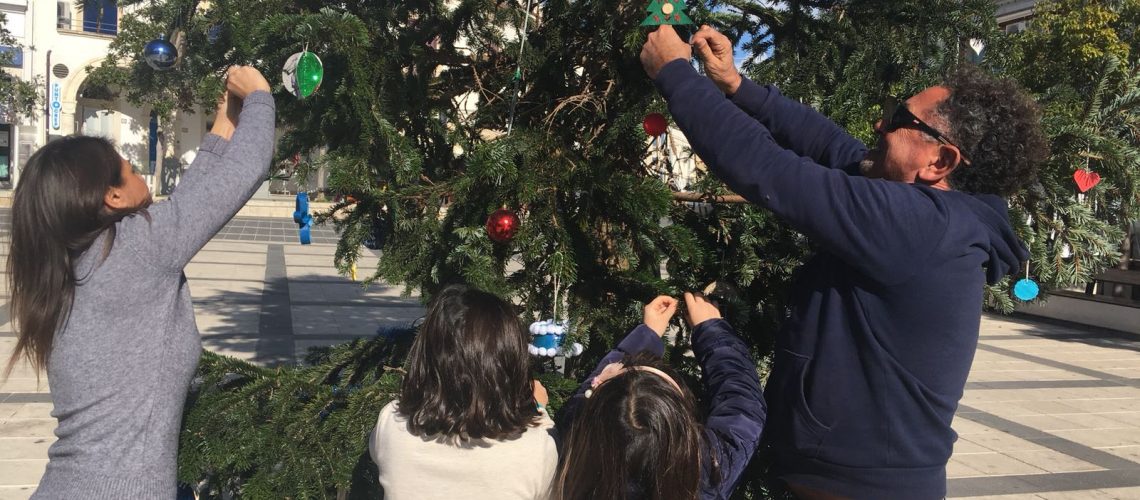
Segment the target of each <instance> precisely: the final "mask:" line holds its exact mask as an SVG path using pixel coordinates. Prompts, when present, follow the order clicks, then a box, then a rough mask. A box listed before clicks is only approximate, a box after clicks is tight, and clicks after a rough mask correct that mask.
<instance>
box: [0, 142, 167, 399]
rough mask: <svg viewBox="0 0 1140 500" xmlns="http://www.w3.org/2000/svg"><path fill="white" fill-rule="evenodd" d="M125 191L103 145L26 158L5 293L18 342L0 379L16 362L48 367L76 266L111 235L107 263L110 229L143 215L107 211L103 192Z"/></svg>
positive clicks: (116, 161) (52, 148) (115, 159)
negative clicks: (23, 360)
mask: <svg viewBox="0 0 1140 500" xmlns="http://www.w3.org/2000/svg"><path fill="white" fill-rule="evenodd" d="M122 185H123V175H122V157H120V156H119V153H118V152H117V151H115V147H114V145H112V144H111V143H110V142H109V141H107V140H106V139H103V138H99V137H85V136H71V137H66V138H63V139H58V140H55V141H52V142H50V143H48V144H47V145H45V146H44V147H42V148H40V149H39V150H37V151H36V152H35V154H33V155H32V156H31V157H30V158H28V162H27V164H26V165H25V166H24V169H23V171H22V173H21V175H20V182H19V184H18V185H17V186H16V192H15V194H14V195H13V198H12V242H11V248H10V250H9V254H8V280H9V287H8V289H9V290H10V291H11V294H12V319H13V324H14V329H15V331H16V336H17V340H16V350H15V351H14V352H13V353H12V357H11V358H10V359H9V360H8V366H7V368H6V369H5V371H4V376H5V378H6V377H7V376H8V374H10V373H11V371H12V367H13V366H14V364H15V362H16V361H17V360H18V359H20V357H24V358H26V359H27V360H28V362H29V364H31V366H32V368H33V369H34V370H36V372H37V373H38V372H40V371H42V370H43V369H45V368H47V363H48V357H49V355H50V354H51V349H52V342H53V340H54V338H55V332H56V330H57V329H59V328H60V327H62V326H63V325H64V324H66V322H67V316H68V313H69V312H70V311H71V304H72V298H73V297H74V294H75V281H76V276H75V267H74V263H75V260H76V259H77V258H79V256H80V255H82V254H83V252H85V251H87V249H88V248H89V247H90V246H91V244H92V243H93V242H94V241H95V240H96V239H97V238H98V237H99V235H100V234H102V233H103V231H105V230H108V229H109V230H111V233H110V237H109V238H107V245H106V247H105V248H104V249H103V252H104V254H103V255H104V257H106V255H107V253H108V252H110V251H111V244H112V243H113V242H114V240H115V237H114V236H115V234H114V229H115V223H116V222H118V221H119V220H121V219H122V218H123V217H126V216H127V215H129V214H131V213H134V212H137V211H139V210H142V209H144V208H145V207H138V208H134V209H130V210H121V211H111V210H109V209H107V208H106V206H105V205H104V203H103V199H104V196H105V195H106V194H107V190H108V189H110V188H111V187H116V186H122Z"/></svg>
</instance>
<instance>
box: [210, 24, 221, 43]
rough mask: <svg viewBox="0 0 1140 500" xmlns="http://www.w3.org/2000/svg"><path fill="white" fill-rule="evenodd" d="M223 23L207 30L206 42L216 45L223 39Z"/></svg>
mask: <svg viewBox="0 0 1140 500" xmlns="http://www.w3.org/2000/svg"><path fill="white" fill-rule="evenodd" d="M222 29H224V24H223V23H218V24H214V25H212V26H210V27H209V28H206V41H208V42H210V43H216V42H217V41H218V39H220V38H221V37H222Z"/></svg>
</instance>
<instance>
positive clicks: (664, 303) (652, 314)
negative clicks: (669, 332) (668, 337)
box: [645, 295, 677, 337]
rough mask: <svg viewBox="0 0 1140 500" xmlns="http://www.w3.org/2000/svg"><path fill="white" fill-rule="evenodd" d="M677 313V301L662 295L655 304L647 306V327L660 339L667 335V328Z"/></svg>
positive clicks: (654, 301) (651, 303)
mask: <svg viewBox="0 0 1140 500" xmlns="http://www.w3.org/2000/svg"><path fill="white" fill-rule="evenodd" d="M675 312H677V299H674V298H673V297H670V296H668V295H660V296H658V297H657V298H656V299H653V302H650V303H649V304H646V305H645V326H648V327H649V328H650V329H652V330H653V331H654V332H656V333H657V336H658V337H661V336H664V335H665V328H667V327H668V326H669V320H670V319H672V318H673V313H675Z"/></svg>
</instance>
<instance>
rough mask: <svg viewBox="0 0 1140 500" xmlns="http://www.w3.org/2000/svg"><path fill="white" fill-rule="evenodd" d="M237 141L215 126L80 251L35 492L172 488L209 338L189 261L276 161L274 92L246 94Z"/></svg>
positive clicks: (55, 352) (155, 494)
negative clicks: (190, 282)
mask: <svg viewBox="0 0 1140 500" xmlns="http://www.w3.org/2000/svg"><path fill="white" fill-rule="evenodd" d="M238 124H239V125H238V127H237V130H236V131H235V132H234V135H233V138H232V140H231V141H230V142H227V141H225V140H224V139H222V138H221V137H218V136H216V135H207V136H206V138H205V140H204V141H203V143H202V146H201V148H200V149H199V153H198V156H197V158H196V159H195V161H194V163H193V164H192V165H191V166H190V168H189V169H187V171H186V173H185V175H184V176H183V178H182V181H181V182H180V183H179V185H178V189H177V190H176V191H175V192H174V194H172V195H171V196H170V198H169V199H167V200H165V201H162V202H159V203H155V204H154V205H152V206H151V207H150V209H149V210H148V212H149V219H150V220H149V221H148V220H147V217H144V216H143V215H141V214H139V215H134V216H130V217H127V218H126V219H124V220H122V221H121V222H119V223H118V224H116V226H115V229H116V231H115V233H116V235H115V240H114V245H113V246H112V248H111V251H110V254H109V255H108V256H107V258H106V260H103V259H102V256H103V251H104V249H105V245H106V238H107V237H108V234H110V231H108V232H107V233H105V234H104V235H103V236H102V237H100V238H99V240H97V241H96V242H95V243H94V244H93V245H92V246H91V249H90V250H88V251H87V252H86V253H85V254H83V255H82V256H81V257H80V258H79V259H78V260H77V262H76V264H75V266H76V276H78V277H79V281H78V283H77V286H76V288H75V302H74V304H73V305H72V307H71V315H70V318H69V320H68V321H67V324H66V325H65V326H64V327H63V328H62V329H60V330H59V331H57V332H56V335H55V342H54V345H53V347H52V351H51V356H50V358H49V361H48V367H47V372H48V380H49V382H50V383H51V396H52V402H53V403H54V405H55V408H54V410H52V416H54V417H55V418H56V419H58V420H59V426H58V427H57V428H56V430H55V434H56V436H58V437H59V440H58V441H56V442H55V444H53V445H52V446H51V449H50V450H49V451H48V456H49V458H50V461H49V462H48V466H47V472H45V473H44V476H43V479H41V480H40V486H39V489H38V490H37V491H36V493H35V494H34V495H33V496H32V498H34V499H57V498H58V499H69V500H70V499H77V498H108V499H110V498H114V499H152V498H153V499H163V500H167V499H171V498H174V495H175V488H176V484H175V462H176V458H177V454H178V430H179V426H180V425H181V420H182V407H183V404H184V403H185V400H186V391H187V388H188V387H189V385H190V379H191V378H192V376H193V374H194V370H195V367H196V366H197V364H198V356H199V354H200V353H201V345H202V343H201V339H200V338H199V337H198V327H197V325H196V324H195V323H194V307H193V304H192V303H191V301H190V289H189V287H188V286H187V284H186V277H185V275H184V274H183V273H182V269H183V268H184V267H185V266H186V264H188V263H189V262H190V259H191V258H192V257H193V256H194V254H196V253H197V252H198V250H200V249H201V248H202V247H203V246H204V245H205V244H206V242H208V241H209V240H210V238H212V237H213V236H214V234H216V233H217V232H218V231H219V230H220V229H221V228H222V226H224V225H225V224H226V222H228V221H229V220H230V218H232V217H233V216H234V214H236V213H237V211H238V210H239V209H240V208H241V207H242V205H244V204H245V202H246V201H247V200H248V199H249V197H250V196H252V195H253V193H254V191H256V190H257V187H258V186H259V185H260V184H261V182H262V181H263V180H265V177H266V175H267V173H268V170H269V164H270V160H271V158H272V155H273V142H274V103H273V96H271V95H270V94H268V93H266V92H255V93H253V94H250V95H249V96H248V97H247V98H246V99H245V103H244V106H243V108H242V112H241V118H240V120H239V122H238Z"/></svg>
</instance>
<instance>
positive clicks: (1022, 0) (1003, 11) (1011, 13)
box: [994, 0, 1037, 33]
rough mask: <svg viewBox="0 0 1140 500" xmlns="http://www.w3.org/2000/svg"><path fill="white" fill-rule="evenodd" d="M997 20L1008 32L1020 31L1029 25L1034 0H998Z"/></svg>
mask: <svg viewBox="0 0 1140 500" xmlns="http://www.w3.org/2000/svg"><path fill="white" fill-rule="evenodd" d="M994 3H995V4H997V22H998V26H1000V27H1001V29H1002V30H1003V31H1005V32H1006V33H1020V32H1022V31H1025V28H1026V27H1027V26H1028V25H1029V19H1030V18H1031V17H1033V5H1034V4H1036V3H1037V2H1036V1H1034V0H998V1H996V2H994Z"/></svg>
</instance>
